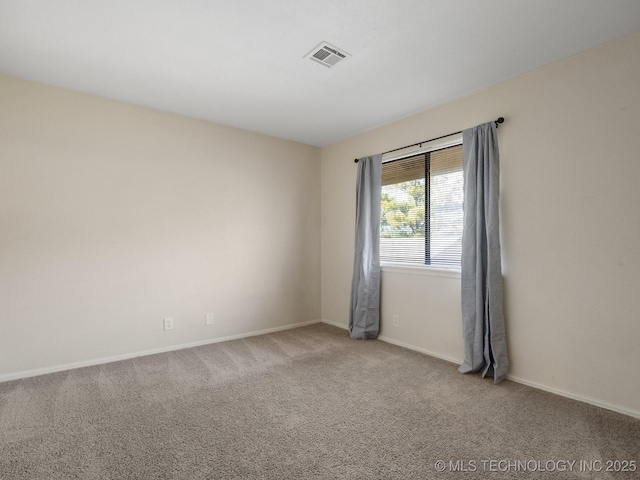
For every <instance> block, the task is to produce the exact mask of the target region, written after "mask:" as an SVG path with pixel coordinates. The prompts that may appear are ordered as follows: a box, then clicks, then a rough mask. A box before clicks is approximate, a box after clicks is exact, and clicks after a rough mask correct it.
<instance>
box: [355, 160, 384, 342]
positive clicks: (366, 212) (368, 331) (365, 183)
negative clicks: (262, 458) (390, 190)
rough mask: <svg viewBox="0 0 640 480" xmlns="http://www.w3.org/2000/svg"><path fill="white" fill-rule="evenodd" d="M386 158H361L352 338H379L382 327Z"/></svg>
mask: <svg viewBox="0 0 640 480" xmlns="http://www.w3.org/2000/svg"><path fill="white" fill-rule="evenodd" d="M381 184H382V155H381V154H379V155H374V156H372V157H366V158H361V159H360V160H359V162H358V179H357V183H356V241H355V253H354V260H353V279H352V281H351V311H350V312H349V335H350V336H351V338H353V339H355V340H366V339H368V338H376V337H377V336H378V329H379V326H380V190H381V188H382V187H381Z"/></svg>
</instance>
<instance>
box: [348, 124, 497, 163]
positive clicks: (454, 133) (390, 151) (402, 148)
mask: <svg viewBox="0 0 640 480" xmlns="http://www.w3.org/2000/svg"><path fill="white" fill-rule="evenodd" d="M494 122H495V124H496V128H498V125H500V124H501V123H504V117H500V118H498V119H497V120H494ZM459 133H462V130H460V131H459V132H453V133H449V134H447V135H442V136H441V137H436V138H432V139H431V140H423V141H422V142H418V143H414V144H413V145H407V146H406V147H400V148H394V149H393V150H389V151H388V152H384V153H383V155H386V154H387V153H393V152H397V151H398V150H404V149H405V148H411V147H415V146H416V145H420V146H422V144H423V143H429V142H433V141H434V140H440V139H441V138H447V137H451V136H453V135H457V134H459ZM359 160H360V159H359V158H356V159H355V160H354V162H355V163H358V161H359Z"/></svg>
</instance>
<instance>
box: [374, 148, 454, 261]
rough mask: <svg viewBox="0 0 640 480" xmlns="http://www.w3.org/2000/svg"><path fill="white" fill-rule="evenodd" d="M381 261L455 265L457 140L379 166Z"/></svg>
mask: <svg viewBox="0 0 640 480" xmlns="http://www.w3.org/2000/svg"><path fill="white" fill-rule="evenodd" d="M381 193H382V201H381V215H380V237H381V238H380V260H381V261H386V262H396V263H408V264H418V265H433V266H446V267H458V266H460V256H461V252H462V202H463V175H462V145H456V146H454V147H449V148H445V149H442V150H437V151H433V152H429V153H426V154H420V155H414V156H413V157H408V158H403V159H400V160H395V161H393V162H387V163H384V164H383V165H382V192H381Z"/></svg>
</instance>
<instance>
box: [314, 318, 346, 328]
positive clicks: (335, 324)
mask: <svg viewBox="0 0 640 480" xmlns="http://www.w3.org/2000/svg"><path fill="white" fill-rule="evenodd" d="M320 321H321V322H322V323H326V324H327V325H333V326H334V327H338V328H342V329H343V330H349V325H343V324H342V323H338V322H332V321H331V320H320Z"/></svg>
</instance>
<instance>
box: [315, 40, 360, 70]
mask: <svg viewBox="0 0 640 480" xmlns="http://www.w3.org/2000/svg"><path fill="white" fill-rule="evenodd" d="M350 56H351V55H349V54H348V53H347V52H345V51H344V50H340V49H339V48H337V47H334V46H333V45H331V44H329V43H327V42H320V44H319V45H317V46H316V47H314V48H313V49H311V51H310V52H309V53H307V54H306V55H305V56H304V57H303V58H308V59H309V60H313V61H314V62H316V63H319V64H320V65H324V66H325V67H328V68H331V67H333V66H334V65H335V64H336V63H338V62H340V61H342V60H344V59H345V58H347V57H350Z"/></svg>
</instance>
